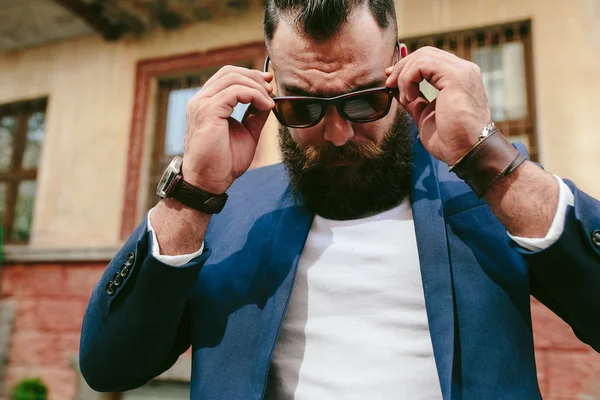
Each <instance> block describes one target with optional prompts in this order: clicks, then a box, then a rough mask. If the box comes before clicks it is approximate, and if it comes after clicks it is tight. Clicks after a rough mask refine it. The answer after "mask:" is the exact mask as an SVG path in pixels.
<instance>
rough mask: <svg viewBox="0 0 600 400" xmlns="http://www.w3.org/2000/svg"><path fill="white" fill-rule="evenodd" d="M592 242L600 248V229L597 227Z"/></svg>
mask: <svg viewBox="0 0 600 400" xmlns="http://www.w3.org/2000/svg"><path fill="white" fill-rule="evenodd" d="M592 243H594V246H596V247H599V248H600V229H596V230H595V231H594V232H593V233H592Z"/></svg>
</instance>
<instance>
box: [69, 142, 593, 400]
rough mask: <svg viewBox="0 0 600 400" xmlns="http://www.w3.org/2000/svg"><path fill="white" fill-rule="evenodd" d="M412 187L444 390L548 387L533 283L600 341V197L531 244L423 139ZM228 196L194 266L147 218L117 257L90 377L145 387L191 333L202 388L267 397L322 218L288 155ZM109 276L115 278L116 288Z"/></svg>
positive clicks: (451, 394) (86, 343) (493, 393)
mask: <svg viewBox="0 0 600 400" xmlns="http://www.w3.org/2000/svg"><path fill="white" fill-rule="evenodd" d="M412 184H413V190H412V193H411V196H410V200H411V204H412V211H413V217H414V223H415V230H416V237H417V244H418V251H419V259H420V264H421V274H422V279H423V287H424V292H425V303H426V309H427V315H428V320H429V327H430V332H431V339H432V343H433V350H434V356H435V361H436V365H437V371H438V375H439V380H440V383H441V388H442V392H443V396H444V399H462V398H466V399H498V398H501V399H519V400H522V399H539V398H541V396H540V391H539V388H538V382H537V377H536V367H535V358H534V346H533V335H532V328H531V315H530V294H533V295H534V296H535V297H537V298H538V299H539V300H540V301H541V302H543V303H544V304H545V305H546V306H548V307H549V308H550V309H552V310H553V311H554V312H555V313H556V314H558V315H559V316H560V317H561V318H562V319H563V320H565V321H566V322H567V323H569V324H570V325H571V327H572V328H573V330H574V331H575V333H576V334H577V336H578V337H579V338H580V339H581V340H582V341H584V342H586V343H588V344H589V345H590V346H592V347H593V348H594V349H595V350H596V351H600V321H599V320H598V317H599V316H600V290H599V289H598V288H599V287H600V240H597V241H596V240H595V239H594V235H595V234H597V235H598V236H599V237H600V231H599V230H600V202H598V201H597V200H595V199H593V198H591V197H590V196H588V195H586V194H585V193H583V192H581V191H580V190H578V189H577V188H576V187H575V185H573V184H572V183H570V182H567V184H568V185H569V187H570V188H571V190H572V191H573V193H574V195H575V206H574V207H569V209H568V212H567V216H566V224H565V230H564V233H563V234H562V236H561V237H560V239H559V240H558V241H557V242H556V243H555V244H553V245H552V246H551V247H550V248H548V249H546V250H544V251H540V252H529V251H526V250H523V249H521V248H519V247H517V246H516V245H515V244H514V243H512V242H511V241H510V240H509V238H508V236H507V234H506V230H505V228H504V227H503V226H502V225H501V224H500V223H499V222H498V220H497V219H496V218H495V216H494V215H493V214H492V213H491V211H490V210H489V208H488V207H487V206H486V204H485V203H484V202H483V201H482V200H480V199H478V198H477V197H476V196H475V195H474V194H473V193H472V192H471V190H470V189H469V187H468V186H467V185H465V184H464V183H463V182H462V181H460V180H459V179H458V178H457V177H456V176H455V175H454V174H452V173H449V172H448V166H447V165H445V164H444V163H442V162H439V161H437V160H436V159H434V158H433V157H431V156H430V155H429V153H427V151H426V150H425V149H424V148H423V146H422V145H421V143H420V141H419V140H416V141H415V146H414V173H413V177H412ZM229 194H230V200H229V202H228V204H227V205H226V207H225V209H224V210H223V212H222V213H221V214H218V215H216V216H214V217H213V219H212V220H211V222H210V225H209V229H208V232H207V235H206V242H205V249H204V252H203V254H202V255H201V256H199V257H197V258H196V259H194V260H192V261H191V262H189V263H188V264H186V265H184V266H181V267H171V266H167V265H165V264H163V263H161V262H159V261H157V260H156V259H155V258H154V257H153V256H152V255H151V251H150V250H151V246H152V243H151V236H150V235H149V234H148V232H147V226H146V223H145V222H144V223H142V224H140V226H139V227H138V228H137V229H136V230H135V231H134V232H133V234H132V235H131V237H130V238H129V240H128V241H127V242H126V243H125V244H124V246H123V247H122V248H121V250H120V251H119V252H118V253H117V254H116V256H115V257H114V259H113V260H112V261H111V263H110V264H109V265H108V267H107V268H106V271H105V273H104V275H103V276H102V278H101V279H100V282H99V283H98V285H97V286H96V288H95V289H94V291H93V293H92V296H91V299H90V302H89V305H88V307H87V311H86V314H85V317H84V321H83V328H82V333H81V348H80V366H81V372H82V374H83V376H84V377H85V379H86V381H87V382H88V384H89V385H90V386H91V387H92V388H94V389H96V390H98V391H115V392H116V391H125V390H129V389H132V388H136V387H138V386H140V385H142V384H144V383H146V382H147V381H148V380H150V379H152V378H154V377H155V376H157V375H159V374H160V373H161V372H163V371H164V370H166V369H168V368H169V367H170V366H171V365H172V364H173V363H174V362H175V361H176V360H177V358H178V357H179V355H180V354H181V353H183V352H184V351H185V350H186V349H187V348H188V347H189V346H190V344H191V346H192V353H193V358H192V383H191V385H192V387H191V394H192V399H227V400H234V399H244V400H246V399H261V398H262V397H263V394H264V392H265V386H266V383H267V376H268V370H269V365H270V360H271V356H272V354H273V350H274V348H275V344H276V342H277V336H278V332H279V328H280V326H281V322H282V319H283V316H284V313H285V310H286V306H287V304H288V301H289V298H290V293H291V290H292V286H293V283H294V276H295V272H296V268H297V266H298V260H299V259H300V255H301V253H302V248H303V246H304V242H305V239H306V237H307V234H308V231H309V228H310V225H311V221H312V217H313V215H312V214H311V213H310V211H309V210H308V209H307V208H306V207H305V206H304V205H303V204H302V203H301V201H299V200H297V199H296V198H295V197H294V196H293V193H292V191H291V189H290V185H289V181H288V178H287V175H286V171H285V169H284V168H283V167H282V165H275V166H270V167H265V168H260V169H256V170H252V171H248V172H247V173H246V174H245V175H244V176H243V177H241V178H240V179H238V180H237V181H236V183H235V184H234V185H233V186H232V187H231V189H230V191H229ZM398 245H399V246H401V245H402V243H400V242H399V243H398ZM116 274H118V275H119V276H120V278H119V276H117V275H116ZM111 280H112V281H115V282H118V283H119V285H118V287H117V289H116V291H115V292H114V293H112V295H111V294H109V293H107V284H108V282H110V281H111ZM398 397H399V398H402V393H401V392H399V393H398Z"/></svg>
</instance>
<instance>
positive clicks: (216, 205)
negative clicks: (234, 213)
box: [156, 156, 227, 214]
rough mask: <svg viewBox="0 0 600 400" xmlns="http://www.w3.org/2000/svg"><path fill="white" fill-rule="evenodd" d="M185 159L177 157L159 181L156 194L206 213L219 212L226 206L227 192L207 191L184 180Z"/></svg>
mask: <svg viewBox="0 0 600 400" xmlns="http://www.w3.org/2000/svg"><path fill="white" fill-rule="evenodd" d="M182 164H183V159H182V158H181V157H179V156H177V157H175V158H174V159H173V161H171V163H170V164H169V166H168V167H167V169H166V170H165V172H164V173H163V176H162V178H160V181H159V182H158V187H157V188H156V194H157V195H158V196H159V197H160V198H161V199H167V198H173V199H175V200H177V201H179V202H180V203H182V204H185V205H186V206H188V207H191V208H193V209H195V210H198V211H201V212H203V213H206V214H218V213H219V212H221V210H222V209H223V207H225V202H227V193H222V194H213V193H209V192H205V191H204V190H202V189H199V188H197V187H195V186H193V185H191V184H189V183H188V182H186V181H184V180H183V175H182V173H181V165H182Z"/></svg>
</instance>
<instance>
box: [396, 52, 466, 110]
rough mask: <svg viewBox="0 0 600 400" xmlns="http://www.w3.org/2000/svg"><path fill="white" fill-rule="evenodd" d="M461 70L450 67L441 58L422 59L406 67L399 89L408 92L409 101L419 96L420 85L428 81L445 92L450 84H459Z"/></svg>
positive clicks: (400, 78) (399, 82) (402, 73)
mask: <svg viewBox="0 0 600 400" xmlns="http://www.w3.org/2000/svg"><path fill="white" fill-rule="evenodd" d="M459 71H460V68H459V67H456V66H453V65H449V64H448V63H446V62H445V61H443V60H441V59H439V58H430V57H421V58H419V59H415V60H414V61H413V62H412V63H411V64H409V65H406V66H405V67H404V69H403V70H402V72H401V73H400V76H399V77H398V87H399V88H400V90H404V91H405V92H406V97H407V100H408V101H413V100H415V99H416V98H417V97H418V96H419V95H420V94H419V90H418V89H419V84H420V83H421V82H422V81H424V80H425V81H427V82H429V83H430V84H431V86H433V87H435V88H436V89H437V90H440V91H441V90H443V89H444V88H445V87H446V86H447V85H448V83H449V82H452V81H454V82H457V81H458V79H457V77H456V75H457V74H458V73H459Z"/></svg>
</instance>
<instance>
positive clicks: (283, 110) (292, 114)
mask: <svg viewBox="0 0 600 400" xmlns="http://www.w3.org/2000/svg"><path fill="white" fill-rule="evenodd" d="M322 111H323V107H322V105H321V104H320V103H318V102H315V101H312V100H285V99H282V100H276V101H275V112H276V113H277V115H278V117H279V120H280V122H281V123H282V124H284V125H287V126H291V127H295V128H301V127H306V126H311V125H313V124H314V123H315V122H316V121H317V120H318V119H319V117H320V116H321V113H322Z"/></svg>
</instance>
